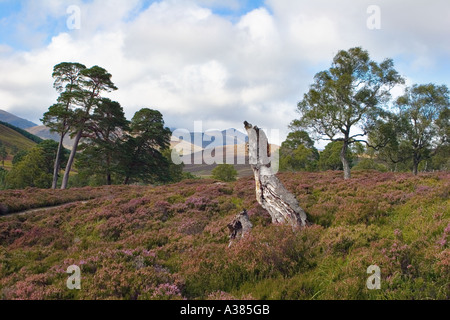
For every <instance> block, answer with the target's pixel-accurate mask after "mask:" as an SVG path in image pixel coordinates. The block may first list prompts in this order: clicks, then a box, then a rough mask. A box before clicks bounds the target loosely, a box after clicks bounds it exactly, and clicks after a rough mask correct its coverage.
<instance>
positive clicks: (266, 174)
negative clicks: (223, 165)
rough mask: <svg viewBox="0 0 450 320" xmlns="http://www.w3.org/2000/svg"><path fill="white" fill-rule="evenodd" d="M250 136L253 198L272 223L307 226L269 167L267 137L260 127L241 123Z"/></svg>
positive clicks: (305, 217)
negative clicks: (253, 179)
mask: <svg viewBox="0 0 450 320" xmlns="http://www.w3.org/2000/svg"><path fill="white" fill-rule="evenodd" d="M244 125H245V129H246V130H247V133H248V137H249V161H250V165H251V166H252V169H253V172H254V174H255V182H256V200H257V201H258V202H259V204H260V205H261V206H262V207H263V208H264V209H266V210H267V211H268V212H269V214H270V216H271V217H272V222H273V223H280V224H289V225H291V226H292V227H305V226H307V225H309V223H308V219H307V216H306V213H305V211H303V209H302V208H301V207H300V205H299V203H298V201H297V199H296V198H295V196H294V195H293V194H292V193H290V192H289V191H288V190H287V189H286V188H285V187H284V185H283V184H282V183H281V181H280V180H279V179H278V178H277V176H276V175H275V173H274V172H273V170H272V159H271V154H270V147H269V143H268V139H267V136H266V134H265V133H264V131H263V130H261V129H259V128H258V127H256V126H252V125H251V124H250V123H248V122H247V121H246V122H245V123H244Z"/></svg>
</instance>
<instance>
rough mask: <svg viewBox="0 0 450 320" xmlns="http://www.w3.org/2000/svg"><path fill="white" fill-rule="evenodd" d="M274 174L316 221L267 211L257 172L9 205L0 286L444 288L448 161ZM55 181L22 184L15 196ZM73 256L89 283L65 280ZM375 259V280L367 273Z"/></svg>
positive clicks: (240, 293) (448, 255)
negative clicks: (24, 210)
mask: <svg viewBox="0 0 450 320" xmlns="http://www.w3.org/2000/svg"><path fill="white" fill-rule="evenodd" d="M279 177H280V179H281V181H283V183H284V184H285V186H286V188H287V189H288V190H290V191H291V192H293V193H294V194H295V196H296V197H297V199H298V200H299V201H300V204H301V205H302V207H303V208H304V209H305V211H306V212H307V214H308V215H309V219H310V220H311V221H312V222H313V223H314V225H313V226H311V227H308V228H306V229H303V230H298V231H296V232H294V231H293V230H292V229H291V228H290V227H283V226H276V225H272V224H271V221H270V217H269V216H268V214H267V213H266V212H265V211H264V210H263V209H262V208H261V207H260V206H259V205H258V204H257V203H256V201H255V194H254V192H255V191H254V180H253V179H251V178H244V179H240V180H239V181H237V182H235V183H228V184H223V183H216V182H215V181H213V180H195V181H184V182H182V183H179V184H175V185H170V186H163V187H157V188H152V187H123V186H118V187H104V188H103V191H102V192H99V190H98V189H96V191H95V193H96V194H100V196H99V198H97V199H95V200H91V201H88V202H87V203H82V204H68V205H66V206H64V207H62V208H58V209H54V210H49V211H42V212H38V213H32V214H29V215H25V216H10V217H1V218H0V261H2V264H1V265H0V298H4V299H157V300H158V299H183V298H187V299H231V298H239V299H252V298H256V299H293V300H299V299H300V300H301V299H449V298H450V281H449V280H450V246H449V240H450V200H449V193H450V173H434V174H422V175H420V176H418V177H414V176H412V175H410V174H394V173H377V172H355V173H354V178H353V179H351V180H350V181H344V180H343V179H342V173H341V172H322V173H297V174H292V173H288V174H280V175H279ZM72 191H73V192H72V193H73V194H75V193H77V192H79V191H78V190H72ZM87 191H89V190H86V189H85V190H84V191H83V192H84V193H86V192H87ZM93 191H94V190H93ZM14 192H15V191H6V192H3V193H2V192H0V202H2V201H3V202H4V203H5V202H6V201H8V199H11V196H12V194H13V193H14ZM55 192H56V191H45V190H36V189H33V190H28V191H27V192H26V193H20V194H17V197H16V198H15V199H16V200H14V201H13V203H14V205H17V202H20V201H26V202H27V204H28V205H33V202H39V203H41V204H42V199H45V198H46V197H47V193H49V194H51V197H50V198H51V199H53V198H54V196H55ZM91 193H92V194H94V192H91ZM101 194H103V195H101ZM11 201H12V200H11ZM244 208H245V209H247V210H248V213H249V216H250V219H251V221H252V223H253V225H254V228H253V230H252V231H251V233H250V234H248V235H247V236H246V237H245V238H244V239H242V240H241V241H239V242H236V243H234V244H233V245H232V246H231V247H230V248H228V243H229V238H228V228H227V224H228V223H230V222H231V220H232V219H233V217H234V216H235V215H236V213H239V212H240V211H241V210H243V209H244ZM71 265H77V266H79V267H80V269H81V277H82V280H81V285H82V290H67V287H66V282H67V279H68V274H67V273H66V270H67V268H68V267H69V266H71ZM371 265H377V266H379V267H380V268H381V290H368V289H367V287H366V282H367V279H368V277H369V275H368V274H367V269H368V267H369V266H371Z"/></svg>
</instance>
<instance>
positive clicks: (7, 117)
mask: <svg viewBox="0 0 450 320" xmlns="http://www.w3.org/2000/svg"><path fill="white" fill-rule="evenodd" d="M0 121H3V122H6V123H9V124H12V125H13V126H16V127H18V128H20V129H26V128H30V127H35V126H37V124H35V123H33V122H31V121H28V120H26V119H23V118H20V117H18V116H15V115H13V114H11V113H9V112H6V111H4V110H0Z"/></svg>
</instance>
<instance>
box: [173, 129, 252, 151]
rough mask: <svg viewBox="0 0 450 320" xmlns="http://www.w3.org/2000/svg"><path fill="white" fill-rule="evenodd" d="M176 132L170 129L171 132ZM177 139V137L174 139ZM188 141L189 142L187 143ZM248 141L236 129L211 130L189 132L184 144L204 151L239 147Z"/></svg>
mask: <svg viewBox="0 0 450 320" xmlns="http://www.w3.org/2000/svg"><path fill="white" fill-rule="evenodd" d="M175 131H176V130H174V129H172V132H175ZM216 137H221V139H216ZM176 138H177V139H178V137H176ZM188 139H190V141H187V140H188ZM247 141H248V137H247V135H246V134H245V133H242V132H241V131H239V130H236V129H228V130H223V131H219V130H211V131H207V132H191V133H190V134H189V138H186V141H185V142H188V143H191V144H193V145H195V146H196V147H200V148H202V149H206V148H208V147H210V148H213V147H219V146H226V145H233V144H234V145H240V144H244V143H246V142H247Z"/></svg>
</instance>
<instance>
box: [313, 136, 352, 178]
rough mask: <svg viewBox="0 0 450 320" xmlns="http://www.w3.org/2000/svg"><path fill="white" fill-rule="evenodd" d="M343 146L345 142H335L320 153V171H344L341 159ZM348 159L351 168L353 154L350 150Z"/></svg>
mask: <svg viewBox="0 0 450 320" xmlns="http://www.w3.org/2000/svg"><path fill="white" fill-rule="evenodd" d="M343 144H344V142H342V141H335V142H330V143H329V144H327V145H326V147H325V149H324V150H323V151H322V152H321V153H320V158H319V163H318V165H319V169H320V170H322V171H327V170H342V169H343V166H342V161H341V158H340V154H341V150H342V146H343ZM347 159H348V161H349V163H350V166H351V163H352V161H353V153H352V152H351V151H350V150H348V151H347Z"/></svg>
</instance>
